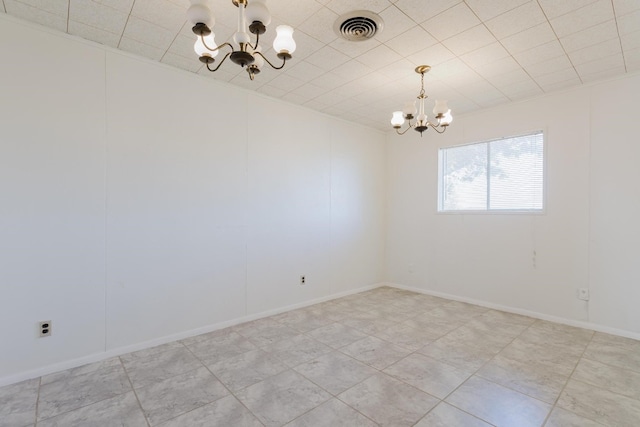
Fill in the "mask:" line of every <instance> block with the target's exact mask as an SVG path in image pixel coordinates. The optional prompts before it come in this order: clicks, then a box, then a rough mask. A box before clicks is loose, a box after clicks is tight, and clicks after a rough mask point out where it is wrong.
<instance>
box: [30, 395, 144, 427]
mask: <svg viewBox="0 0 640 427" xmlns="http://www.w3.org/2000/svg"><path fill="white" fill-rule="evenodd" d="M76 426H78V427H80V426H81V427H146V426H147V421H146V420H145V418H144V415H143V414H142V409H140V405H138V401H137V400H136V396H135V394H134V393H133V392H132V391H130V392H128V393H125V394H121V395H119V396H116V397H112V398H110V399H106V400H102V401H100V402H97V403H94V404H92V405H88V406H84V407H82V408H79V409H76V410H73V411H70V412H65V413H64V414H61V415H58V416H56V417H54V418H49V419H47V420H44V421H40V422H39V423H38V427H76Z"/></svg>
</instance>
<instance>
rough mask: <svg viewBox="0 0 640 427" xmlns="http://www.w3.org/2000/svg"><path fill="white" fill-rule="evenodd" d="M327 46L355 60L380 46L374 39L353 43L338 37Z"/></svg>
mask: <svg viewBox="0 0 640 427" xmlns="http://www.w3.org/2000/svg"><path fill="white" fill-rule="evenodd" d="M329 46H331V47H332V48H334V49H335V50H337V51H339V52H342V53H344V54H345V55H347V56H349V57H351V58H355V57H357V56H360V55H362V54H363V53H365V52H368V51H370V50H371V49H373V48H374V47H376V46H380V41H379V40H376V39H375V38H371V39H368V40H363V41H357V42H354V41H349V40H345V39H343V38H341V37H338V38H337V39H335V40H334V41H332V42H331V43H329Z"/></svg>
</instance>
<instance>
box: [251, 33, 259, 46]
mask: <svg viewBox="0 0 640 427" xmlns="http://www.w3.org/2000/svg"><path fill="white" fill-rule="evenodd" d="M259 42H260V33H256V44H255V45H254V46H252V45H251V43H249V46H251V49H253V50H256V49H257V48H258V43H259Z"/></svg>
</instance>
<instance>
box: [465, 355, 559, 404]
mask: <svg viewBox="0 0 640 427" xmlns="http://www.w3.org/2000/svg"><path fill="white" fill-rule="evenodd" d="M476 375H478V376H480V377H483V378H485V379H488V380H490V381H493V382H494V383H496V384H500V385H503V386H505V387H508V388H510V389H512V390H515V391H519V392H520V393H524V394H526V395H528V396H531V397H535V398H536V399H539V400H542V401H544V402H547V403H550V404H554V403H555V401H556V399H557V398H558V396H559V395H560V392H561V391H562V389H563V388H564V386H565V384H566V383H567V380H568V379H569V377H568V376H563V375H558V374H555V373H553V372H550V370H549V369H547V368H546V367H545V366H542V365H539V364H537V363H529V362H521V361H518V360H513V359H509V358H506V357H504V356H502V354H499V355H497V356H496V357H495V358H494V359H493V360H491V361H490V362H489V363H487V364H486V365H484V366H483V367H482V369H480V370H479V371H478V372H477V374H476Z"/></svg>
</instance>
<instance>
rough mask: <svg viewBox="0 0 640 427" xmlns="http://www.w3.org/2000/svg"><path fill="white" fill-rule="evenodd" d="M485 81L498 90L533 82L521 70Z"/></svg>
mask: <svg viewBox="0 0 640 427" xmlns="http://www.w3.org/2000/svg"><path fill="white" fill-rule="evenodd" d="M487 80H488V81H489V82H490V83H491V84H492V85H494V86H495V87H496V88H498V89H503V88H505V87H509V86H512V85H514V84H517V83H522V82H527V81H533V80H531V77H530V76H529V74H527V73H526V71H524V69H522V68H518V69H517V70H513V71H509V72H508V73H503V74H498V75H496V76H492V77H489V78H487Z"/></svg>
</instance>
